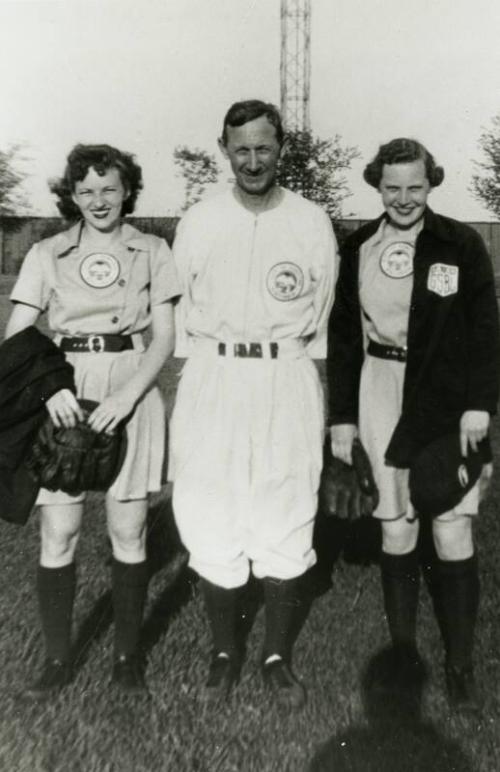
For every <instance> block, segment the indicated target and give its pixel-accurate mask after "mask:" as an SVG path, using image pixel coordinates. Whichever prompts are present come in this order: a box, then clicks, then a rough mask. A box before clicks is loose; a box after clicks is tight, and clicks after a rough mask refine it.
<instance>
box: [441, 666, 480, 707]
mask: <svg viewBox="0 0 500 772" xmlns="http://www.w3.org/2000/svg"><path fill="white" fill-rule="evenodd" d="M445 672H446V687H447V690H448V699H449V702H450V705H451V706H452V708H454V709H455V710H457V711H458V712H461V713H479V712H480V710H481V702H480V699H479V694H478V690H477V686H476V681H475V679H474V671H473V669H472V666H471V665H466V666H465V667H454V666H453V665H447V666H446V671H445Z"/></svg>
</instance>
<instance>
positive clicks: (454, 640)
mask: <svg viewBox="0 0 500 772" xmlns="http://www.w3.org/2000/svg"><path fill="white" fill-rule="evenodd" d="M436 563H437V570H438V587H439V594H440V600H441V602H440V609H441V616H442V623H443V633H444V637H445V647H446V656H447V663H448V664H449V665H451V666H453V667H456V668H462V667H464V666H470V665H471V664H472V649H473V646H474V631H475V627H476V619H477V612H478V609H479V590H480V585H479V572H478V565H477V558H476V556H475V555H473V556H472V557H470V558H468V559H466V560H437V561H436Z"/></svg>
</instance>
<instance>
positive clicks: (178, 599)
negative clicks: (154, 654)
mask: <svg viewBox="0 0 500 772" xmlns="http://www.w3.org/2000/svg"><path fill="white" fill-rule="evenodd" d="M146 554H147V560H148V564H149V569H150V576H151V577H152V576H154V575H155V574H157V573H158V572H161V573H162V580H163V582H164V584H165V588H164V590H163V591H162V592H161V594H160V595H159V597H158V598H157V599H156V601H155V603H154V605H153V607H152V609H151V611H150V613H149V614H148V617H147V619H146V620H145V622H144V625H143V628H142V635H141V649H142V651H143V653H144V655H146V654H147V653H148V652H149V651H151V650H152V649H153V648H154V646H155V645H156V644H157V643H158V642H159V641H160V640H161V638H162V637H163V636H164V635H165V633H166V632H167V630H168V628H169V626H170V624H171V622H172V620H173V619H174V618H175V617H176V616H177V614H179V613H180V611H181V610H182V609H183V608H184V606H186V605H187V604H188V603H189V601H190V600H191V599H192V597H193V594H194V587H195V585H196V583H197V581H198V578H197V576H196V574H195V573H194V572H193V571H191V569H189V568H188V567H187V561H188V553H187V552H186V549H185V547H184V546H183V544H182V542H181V539H180V536H179V532H178V530H177V526H176V524H175V520H174V514H173V510H172V501H171V499H170V498H168V499H167V498H163V499H160V500H159V501H158V502H157V503H156V504H155V505H154V506H152V507H150V509H149V511H148V521H147V537H146Z"/></svg>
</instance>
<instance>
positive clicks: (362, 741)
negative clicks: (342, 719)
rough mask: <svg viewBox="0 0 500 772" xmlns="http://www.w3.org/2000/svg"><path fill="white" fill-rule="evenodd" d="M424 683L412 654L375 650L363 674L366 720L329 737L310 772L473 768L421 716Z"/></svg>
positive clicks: (460, 771) (423, 671) (470, 771)
mask: <svg viewBox="0 0 500 772" xmlns="http://www.w3.org/2000/svg"><path fill="white" fill-rule="evenodd" d="M426 681H427V671H426V668H425V666H424V664H423V663H422V661H421V660H420V659H419V658H418V655H415V653H414V652H407V651H406V652H401V651H397V650H394V649H393V648H386V649H383V650H382V651H380V652H379V653H378V654H376V655H375V656H374V657H373V658H372V659H371V660H370V662H369V663H368V666H367V668H366V669H365V671H364V673H363V675H362V678H361V690H362V696H363V705H364V712H365V717H366V721H367V724H366V725H365V726H361V725H360V726H351V727H347V728H346V729H345V730H344V731H342V732H339V733H338V734H336V735H334V736H332V737H330V739H329V740H328V741H327V742H326V743H324V744H323V745H322V746H321V747H320V748H319V750H318V751H317V753H316V754H315V756H314V758H313V760H312V762H311V764H310V766H309V772H381V771H382V770H383V772H401V770H405V772H428V770H439V772H473V767H472V765H471V762H470V760H469V758H468V757H467V755H466V754H465V753H464V751H463V750H462V748H461V747H460V745H459V744H458V743H457V742H456V741H454V740H450V739H447V738H446V737H444V736H443V735H442V734H441V733H440V732H439V731H438V729H437V728H436V727H435V725H434V724H433V723H432V722H430V721H425V720H424V719H423V718H422V715H421V703H422V692H423V689H424V686H425V683H426Z"/></svg>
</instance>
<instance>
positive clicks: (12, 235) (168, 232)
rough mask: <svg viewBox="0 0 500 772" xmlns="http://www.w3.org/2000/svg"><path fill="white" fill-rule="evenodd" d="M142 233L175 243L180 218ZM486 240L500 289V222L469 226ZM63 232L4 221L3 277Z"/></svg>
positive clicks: (148, 225) (140, 222) (143, 222)
mask: <svg viewBox="0 0 500 772" xmlns="http://www.w3.org/2000/svg"><path fill="white" fill-rule="evenodd" d="M128 221H129V222H130V223H131V224H132V225H134V226H135V227H136V228H138V229H139V230H143V231H145V232H147V233H156V234H157V235H158V236H162V237H163V238H165V239H166V240H167V241H168V243H169V244H171V243H172V240H173V237H174V234H175V227H176V225H177V221H178V218H177V217H130V218H128ZM364 222H366V221H365V220H341V221H340V222H339V224H338V225H339V227H338V228H337V232H338V234H339V237H342V235H344V236H345V235H347V233H350V232H351V231H353V230H355V229H356V228H359V226H360V225H362V224H363V223H364ZM469 225H471V226H472V227H473V228H475V229H476V230H477V231H478V232H479V233H480V234H481V236H482V237H483V239H484V241H485V243H486V246H487V247H488V250H489V253H490V255H491V257H492V260H493V265H494V269H495V275H496V277H497V286H500V222H471V223H469ZM62 229H63V223H62V220H61V219H60V218H59V217H0V274H11V275H12V274H14V275H15V274H16V273H18V271H19V266H20V265H21V262H22V260H23V257H24V255H25V254H26V252H27V251H28V249H29V248H30V247H31V245H32V244H34V243H35V241H39V240H40V239H43V238H45V237H46V236H52V235H53V234H54V233H58V231H60V230H62Z"/></svg>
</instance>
